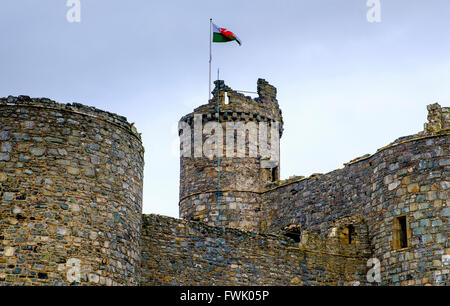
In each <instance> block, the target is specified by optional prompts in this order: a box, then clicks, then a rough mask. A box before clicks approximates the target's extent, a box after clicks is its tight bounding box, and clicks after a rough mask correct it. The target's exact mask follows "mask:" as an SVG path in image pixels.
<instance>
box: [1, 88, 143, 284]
mask: <svg viewBox="0 0 450 306" xmlns="http://www.w3.org/2000/svg"><path fill="white" fill-rule="evenodd" d="M0 147H1V151H2V153H1V155H0V183H1V190H0V214H1V219H0V229H1V230H0V284H7V285H68V284H71V283H72V284H73V283H75V284H77V283H79V284H82V285H84V284H87V285H94V284H95V285H97V284H104V285H119V284H120V285H133V284H134V285H135V284H138V281H139V279H138V275H139V274H138V267H139V264H140V247H139V237H140V227H141V213H142V179H143V147H142V144H141V139H140V135H139V134H137V133H136V132H134V131H133V129H132V126H131V125H130V124H129V123H128V122H127V121H126V119H125V118H124V117H120V116H117V115H115V114H111V113H107V112H104V111H100V110H98V109H95V108H93V107H87V106H83V105H80V104H72V105H71V104H60V103H56V102H54V101H51V100H48V99H30V98H29V97H25V96H20V97H18V98H16V97H8V98H4V99H0ZM76 266H78V268H79V269H80V276H79V277H78V279H77V277H75V278H74V279H73V280H72V281H70V277H69V278H68V275H67V274H68V273H69V274H70V271H72V270H73V268H77V267H76Z"/></svg>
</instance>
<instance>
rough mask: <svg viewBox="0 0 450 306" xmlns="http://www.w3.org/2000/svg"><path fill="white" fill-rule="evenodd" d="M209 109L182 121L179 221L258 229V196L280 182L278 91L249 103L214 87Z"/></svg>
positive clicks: (263, 87) (218, 84)
mask: <svg viewBox="0 0 450 306" xmlns="http://www.w3.org/2000/svg"><path fill="white" fill-rule="evenodd" d="M214 83H215V88H214V90H213V92H212V94H213V97H212V99H210V100H209V103H208V104H206V105H202V106H200V107H198V108H196V109H195V110H194V112H192V113H190V114H188V115H186V116H184V117H183V118H181V120H180V123H179V133H180V137H181V165H180V203H179V205H180V217H181V218H184V219H187V220H198V221H203V222H206V223H208V224H210V225H214V226H227V227H236V228H240V229H246V230H255V231H257V230H258V229H259V215H260V214H259V212H260V209H261V207H260V201H259V195H260V193H261V191H262V190H263V188H264V186H266V185H267V184H269V183H271V182H274V181H277V180H278V177H279V171H280V168H279V160H280V159H279V154H280V151H279V139H280V137H281V135H282V131H283V119H282V115H281V110H280V108H279V106H278V101H277V100H276V88H275V87H274V86H272V85H270V84H269V83H267V82H266V81H265V80H263V79H259V80H258V83H257V90H258V92H257V93H258V97H257V98H255V99H252V98H251V97H248V96H245V95H244V94H242V93H240V92H238V91H235V90H232V89H231V88H229V87H228V86H226V85H225V84H224V82H223V81H221V80H218V81H215V82H214Z"/></svg>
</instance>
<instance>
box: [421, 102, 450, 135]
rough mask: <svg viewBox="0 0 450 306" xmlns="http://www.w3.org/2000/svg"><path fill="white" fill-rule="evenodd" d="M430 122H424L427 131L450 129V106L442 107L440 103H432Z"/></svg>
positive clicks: (429, 107)
mask: <svg viewBox="0 0 450 306" xmlns="http://www.w3.org/2000/svg"><path fill="white" fill-rule="evenodd" d="M427 109H428V123H425V124H424V132H425V133H431V134H433V133H439V132H441V131H445V130H449V129H450V107H441V106H440V105H439V103H434V104H430V105H428V106H427Z"/></svg>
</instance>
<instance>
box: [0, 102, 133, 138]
mask: <svg viewBox="0 0 450 306" xmlns="http://www.w3.org/2000/svg"><path fill="white" fill-rule="evenodd" d="M1 106H18V107H20V106H24V107H34V108H44V109H53V110H55V111H60V112H71V113H78V114H82V115H86V116H89V117H93V118H96V119H100V120H104V121H107V122H109V123H111V124H114V125H117V126H119V127H121V128H123V129H125V130H127V131H128V132H130V133H131V134H133V135H134V136H136V137H137V138H138V139H139V140H141V134H140V133H138V132H137V130H136V127H135V126H134V123H129V122H128V120H127V118H126V117H124V116H120V115H117V114H115V113H111V112H108V111H104V110H101V109H98V108H96V107H93V106H87V105H83V104H80V103H67V104H65V103H59V102H56V101H53V100H50V99H48V98H31V97H29V96H24V95H21V96H18V97H14V96H8V97H6V98H0V107H1ZM55 115H56V116H57V117H62V115H60V116H58V115H57V114H55ZM63 120H64V119H63V118H61V119H60V120H59V121H60V122H59V123H60V124H63V123H65V122H63ZM69 120H70V119H69Z"/></svg>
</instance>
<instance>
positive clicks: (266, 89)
mask: <svg viewBox="0 0 450 306" xmlns="http://www.w3.org/2000/svg"><path fill="white" fill-rule="evenodd" d="M214 84H215V88H214V90H213V91H212V94H213V96H212V98H211V99H210V100H209V101H208V103H207V104H204V105H202V106H199V107H197V108H196V109H194V112H192V113H190V114H187V115H186V116H183V117H182V118H181V119H180V121H184V122H187V123H188V124H192V122H193V118H194V115H196V114H201V115H202V116H203V118H202V120H203V122H207V121H216V120H217V104H219V109H220V120H221V121H222V122H223V121H244V122H248V121H255V122H275V121H277V122H279V123H280V124H279V126H280V135H281V134H282V132H283V117H282V112H281V109H280V107H279V105H278V101H277V99H276V92H277V91H276V88H275V87H274V86H272V85H270V84H269V83H268V82H267V81H265V80H264V79H258V82H257V93H258V97H256V98H252V97H250V96H246V95H244V94H243V93H242V92H240V91H237V90H233V89H231V88H230V87H229V86H227V85H225V82H224V81H223V80H217V81H215V82H214Z"/></svg>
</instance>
